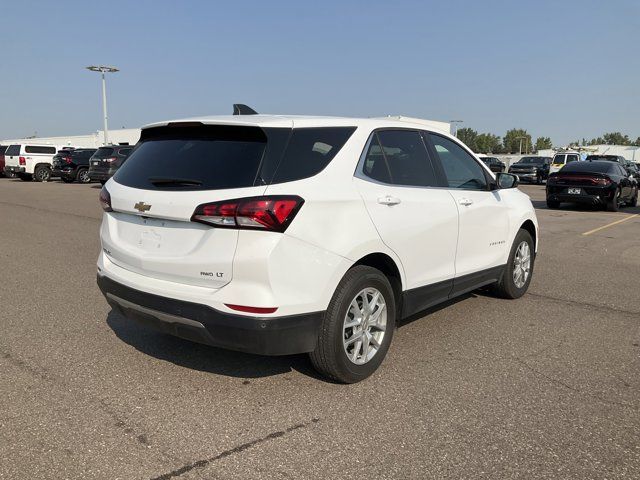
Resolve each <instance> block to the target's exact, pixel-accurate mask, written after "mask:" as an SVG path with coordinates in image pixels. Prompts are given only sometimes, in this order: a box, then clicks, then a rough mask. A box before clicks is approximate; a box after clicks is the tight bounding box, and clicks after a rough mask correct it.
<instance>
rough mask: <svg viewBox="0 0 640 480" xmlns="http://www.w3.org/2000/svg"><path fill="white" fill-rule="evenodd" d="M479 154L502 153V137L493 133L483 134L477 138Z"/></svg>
mask: <svg viewBox="0 0 640 480" xmlns="http://www.w3.org/2000/svg"><path fill="white" fill-rule="evenodd" d="M476 147H477V150H474V152H478V153H498V152H499V151H500V137H499V136H497V135H493V134H492V133H481V134H480V135H478V137H477V138H476Z"/></svg>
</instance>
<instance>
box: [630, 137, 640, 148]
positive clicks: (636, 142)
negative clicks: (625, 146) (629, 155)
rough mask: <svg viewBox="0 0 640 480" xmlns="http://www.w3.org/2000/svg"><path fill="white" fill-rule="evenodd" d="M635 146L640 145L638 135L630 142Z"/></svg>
mask: <svg viewBox="0 0 640 480" xmlns="http://www.w3.org/2000/svg"><path fill="white" fill-rule="evenodd" d="M632 145H633V146H635V147H640V137H638V138H636V140H635V141H634V142H633V143H632Z"/></svg>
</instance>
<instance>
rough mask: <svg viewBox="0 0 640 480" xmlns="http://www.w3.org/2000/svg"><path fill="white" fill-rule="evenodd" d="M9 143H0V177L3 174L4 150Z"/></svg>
mask: <svg viewBox="0 0 640 480" xmlns="http://www.w3.org/2000/svg"><path fill="white" fill-rule="evenodd" d="M7 148H9V145H0V177H2V176H3V175H4V152H6V151H7Z"/></svg>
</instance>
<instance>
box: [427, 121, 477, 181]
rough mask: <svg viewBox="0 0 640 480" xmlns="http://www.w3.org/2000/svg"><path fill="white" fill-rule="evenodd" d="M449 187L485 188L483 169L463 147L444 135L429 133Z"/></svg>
mask: <svg viewBox="0 0 640 480" xmlns="http://www.w3.org/2000/svg"><path fill="white" fill-rule="evenodd" d="M428 137H429V139H430V141H431V143H432V146H433V148H434V149H435V151H436V154H437V155H438V158H439V159H440V164H441V165H442V169H443V170H444V175H445V177H446V179H447V183H448V186H449V188H460V189H467V190H486V189H487V178H486V176H485V174H484V172H485V170H484V168H482V167H481V166H480V164H479V163H478V162H477V161H476V160H475V159H474V158H473V157H472V156H471V154H469V153H468V152H467V151H466V150H465V149H464V148H462V147H461V146H460V145H458V144H457V143H455V142H454V141H452V140H449V139H448V138H446V137H442V136H440V135H436V134H434V133H429V134H428Z"/></svg>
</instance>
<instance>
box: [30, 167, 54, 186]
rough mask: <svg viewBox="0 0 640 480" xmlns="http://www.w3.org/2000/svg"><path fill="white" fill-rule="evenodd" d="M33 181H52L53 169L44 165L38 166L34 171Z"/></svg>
mask: <svg viewBox="0 0 640 480" xmlns="http://www.w3.org/2000/svg"><path fill="white" fill-rule="evenodd" d="M33 179H34V180H35V181H36V182H48V181H49V180H51V169H50V168H49V167H46V166H44V165H38V166H36V169H35V170H34V171H33Z"/></svg>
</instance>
